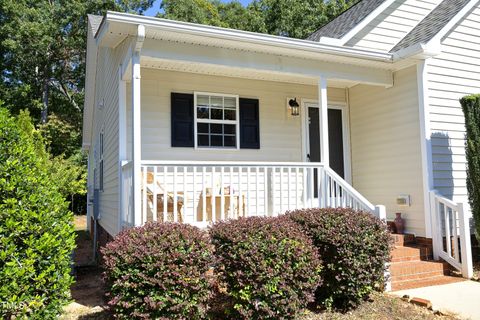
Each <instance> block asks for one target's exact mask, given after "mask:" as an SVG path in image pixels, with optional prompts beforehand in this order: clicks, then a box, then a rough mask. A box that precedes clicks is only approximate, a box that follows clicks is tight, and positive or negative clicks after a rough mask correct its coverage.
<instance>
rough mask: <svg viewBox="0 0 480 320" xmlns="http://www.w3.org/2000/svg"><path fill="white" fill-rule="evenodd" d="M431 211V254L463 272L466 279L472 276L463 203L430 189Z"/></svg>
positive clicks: (468, 231)
mask: <svg viewBox="0 0 480 320" xmlns="http://www.w3.org/2000/svg"><path fill="white" fill-rule="evenodd" d="M430 203H431V206H432V208H431V212H432V213H433V229H432V232H433V253H434V256H435V259H438V258H442V259H443V260H445V261H446V262H448V263H449V264H450V265H451V266H453V267H454V268H456V269H457V270H459V271H461V272H462V275H463V276H464V277H465V278H471V277H472V276H473V267H472V249H471V239H470V237H471V236H470V225H469V221H468V216H467V215H466V214H465V212H464V206H463V203H455V202H453V201H451V200H449V199H447V198H445V197H442V196H441V195H439V194H438V193H437V192H436V191H431V192H430Z"/></svg>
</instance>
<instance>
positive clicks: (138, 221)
mask: <svg viewBox="0 0 480 320" xmlns="http://www.w3.org/2000/svg"><path fill="white" fill-rule="evenodd" d="M144 39H145V27H144V26H143V25H139V26H138V30H137V40H136V43H135V48H134V52H133V55H132V161H133V179H132V180H133V181H132V184H133V216H134V218H133V220H134V221H133V224H134V226H141V225H142V224H143V221H142V196H141V183H142V182H141V181H142V177H141V175H142V172H141V161H142V139H141V104H140V51H141V48H142V45H143V41H144Z"/></svg>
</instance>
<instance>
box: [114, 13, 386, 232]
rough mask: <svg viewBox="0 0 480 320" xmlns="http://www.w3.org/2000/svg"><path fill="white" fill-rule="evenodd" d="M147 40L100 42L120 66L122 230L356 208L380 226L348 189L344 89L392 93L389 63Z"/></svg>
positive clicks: (154, 36)
mask: <svg viewBox="0 0 480 320" xmlns="http://www.w3.org/2000/svg"><path fill="white" fill-rule="evenodd" d="M161 23H166V24H168V22H164V21H162V22H161ZM163 27H165V26H163V25H162V26H158V28H163ZM156 31H158V30H156V27H153V26H143V25H138V26H137V27H136V29H132V30H130V31H129V32H131V33H132V34H134V36H133V37H129V38H124V40H123V41H120V40H119V39H120V38H121V35H123V34H124V33H125V30H124V31H123V32H122V33H119V35H118V38H117V39H115V38H114V36H112V34H109V35H108V36H107V35H106V36H105V37H106V38H110V41H113V42H116V43H117V44H118V45H117V49H116V50H117V51H118V52H119V55H120V56H122V57H123V58H122V61H123V63H122V64H121V67H120V69H119V163H120V168H119V172H120V175H119V179H120V190H119V198H120V204H121V207H120V217H119V221H120V223H119V224H120V228H123V227H125V226H131V225H142V224H143V223H145V222H147V221H175V222H184V223H191V224H195V225H199V226H206V225H208V224H210V223H212V222H215V221H218V220H223V219H230V218H237V217H242V216H244V217H247V216H275V215H278V214H281V213H284V212H285V211H287V210H294V209H299V208H308V207H353V208H356V209H362V210H367V211H371V212H372V213H375V214H376V215H378V216H379V217H382V218H385V214H386V213H385V209H384V207H383V206H375V205H374V204H372V203H371V202H370V201H368V200H367V198H366V197H364V196H362V195H361V194H360V193H359V192H358V191H356V190H355V189H354V188H353V187H352V181H353V175H354V172H353V171H354V170H353V168H354V166H353V164H352V143H351V129H352V126H351V124H350V119H349V118H350V110H349V108H350V101H349V89H350V88H352V87H355V86H359V85H364V86H368V87H374V88H379V90H385V88H387V87H391V86H392V84H393V73H392V71H391V70H390V69H391V67H392V65H391V60H390V57H389V56H388V55H382V54H379V53H374V52H355V53H353V52H337V53H336V54H333V53H328V54H327V53H325V52H322V50H323V49H328V50H330V49H332V50H333V48H322V50H320V48H316V47H317V45H314V46H313V45H311V44H310V43H307V42H304V43H303V42H302V45H306V46H311V47H309V48H308V50H304V51H299V50H294V49H293V47H292V44H290V43H289V42H291V41H292V40H289V39H285V40H282V41H281V43H280V42H279V43H278V46H271V45H266V44H261V43H256V44H255V45H253V44H251V45H252V46H254V47H255V49H254V48H253V47H252V48H250V49H248V50H246V48H244V49H245V50H244V49H242V50H240V49H239V46H244V44H242V43H239V42H236V41H234V40H229V41H223V42H221V43H219V42H218V41H217V42H215V39H214V38H212V37H205V36H203V35H201V34H189V35H188V36H187V35H186V39H184V40H183V41H182V42H178V41H176V39H177V37H178V32H179V30H176V33H175V34H173V33H172V34H171V35H170V34H169V32H168V31H165V30H164V32H162V36H161V37H160V38H159V36H158V33H156ZM187 38H188V39H187ZM212 41H213V42H215V43H213V42H212ZM272 41H278V39H277V38H275V39H273V40H272ZM294 41H296V42H298V40H294ZM199 42H202V44H199ZM203 42H209V44H208V45H207V44H203ZM210 42H212V43H210ZM343 50H346V51H348V49H342V51H343ZM355 51H358V50H355ZM349 55H354V57H348V58H347V56H349ZM179 97H180V98H179ZM175 99H177V100H179V101H180V102H179V104H176V105H174V100H175ZM205 99H206V100H205ZM218 99H220V100H219V101H221V102H218ZM214 100H215V101H216V102H214ZM227 100H228V102H227ZM205 101H207V102H205ZM242 101H244V102H243V103H245V101H247V103H248V102H251V104H253V105H254V108H255V105H256V108H257V109H256V111H254V112H253V113H255V112H257V115H256V116H255V115H253V116H251V114H249V112H250V111H251V110H255V109H250V111H249V112H247V113H246V115H245V114H244V115H242V113H245V112H243V111H242V110H246V109H242V108H244V107H243V106H242ZM291 101H295V102H296V103H297V104H298V108H299V111H298V112H297V113H296V112H295V110H293V109H294V108H295V105H292V103H291ZM182 108H183V109H182ZM214 109H215V110H216V111H218V110H221V111H220V112H222V113H221V114H223V116H220V117H217V116H213V112H214V111H215V110H214ZM178 110H180V111H178ZM205 110H207V111H205ZM205 112H206V113H205ZM227 112H228V113H229V114H230V115H229V116H228V117H227ZM190 113H191V114H190ZM253 113H252V114H253ZM205 114H206V115H205ZM249 117H250V118H249ZM255 117H257V118H255ZM192 119H193V120H192ZM249 121H250V122H249ZM245 123H246V125H245ZM214 126H216V127H220V128H222V129H220V131H215V130H217V129H214ZM248 126H250V127H248ZM179 128H180V129H179ZM182 130H183V131H182ZM247 136H248V138H245V137H247ZM179 137H180V138H179ZM182 137H183V138H184V137H188V138H186V139H184V140H182ZM190 137H191V139H190ZM214 138H215V139H214ZM227 138H228V139H227ZM218 139H220V140H218ZM245 139H246V140H248V141H246V142H245V141H244V140H245ZM227 140H228V141H227ZM247 142H248V143H247ZM358 173H362V172H361V170H358V171H357V174H358Z"/></svg>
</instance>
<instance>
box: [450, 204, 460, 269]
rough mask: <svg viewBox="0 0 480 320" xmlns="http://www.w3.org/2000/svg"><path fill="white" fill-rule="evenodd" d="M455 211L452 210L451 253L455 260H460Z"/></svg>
mask: <svg viewBox="0 0 480 320" xmlns="http://www.w3.org/2000/svg"><path fill="white" fill-rule="evenodd" d="M457 213H458V212H457V211H456V210H452V223H453V255H454V258H455V260H456V261H458V262H460V253H459V252H458V250H459V247H458V220H457Z"/></svg>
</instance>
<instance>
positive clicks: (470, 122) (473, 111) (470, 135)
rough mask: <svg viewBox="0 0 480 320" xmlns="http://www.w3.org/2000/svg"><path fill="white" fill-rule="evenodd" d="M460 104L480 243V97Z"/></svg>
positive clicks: (465, 100)
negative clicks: (463, 116) (463, 117)
mask: <svg viewBox="0 0 480 320" xmlns="http://www.w3.org/2000/svg"><path fill="white" fill-rule="evenodd" d="M460 103H461V104H462V109H463V113H464V115H465V129H466V142H465V153H466V156H467V189H468V199H469V202H470V208H471V210H472V215H473V221H474V224H475V234H476V236H477V239H478V240H479V241H480V95H478V94H477V95H470V96H466V97H463V98H462V99H460Z"/></svg>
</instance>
